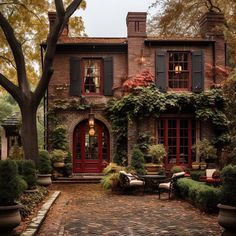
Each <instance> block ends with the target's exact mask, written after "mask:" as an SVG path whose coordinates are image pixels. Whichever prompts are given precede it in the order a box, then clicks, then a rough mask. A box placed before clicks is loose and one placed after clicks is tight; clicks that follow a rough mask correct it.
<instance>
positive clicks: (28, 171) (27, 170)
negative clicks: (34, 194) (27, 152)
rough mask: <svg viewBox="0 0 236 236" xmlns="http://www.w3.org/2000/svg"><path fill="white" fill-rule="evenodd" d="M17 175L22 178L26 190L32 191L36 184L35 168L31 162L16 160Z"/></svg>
mask: <svg viewBox="0 0 236 236" xmlns="http://www.w3.org/2000/svg"><path fill="white" fill-rule="evenodd" d="M16 163H17V166H18V173H19V174H20V175H21V176H22V177H23V179H24V180H25V181H26V183H27V185H28V189H33V188H34V187H35V185H36V182H37V176H36V167H35V164H34V162H33V161H32V160H18V161H16Z"/></svg>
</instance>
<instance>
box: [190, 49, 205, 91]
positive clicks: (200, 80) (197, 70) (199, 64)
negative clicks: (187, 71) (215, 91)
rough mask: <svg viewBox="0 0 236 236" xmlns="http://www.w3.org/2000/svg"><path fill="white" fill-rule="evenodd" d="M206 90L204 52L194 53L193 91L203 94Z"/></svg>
mask: <svg viewBox="0 0 236 236" xmlns="http://www.w3.org/2000/svg"><path fill="white" fill-rule="evenodd" d="M203 89H204V58H203V51H202V50H199V51H194V52H193V53H192V91H193V92H196V93H198V92H202V91H203Z"/></svg>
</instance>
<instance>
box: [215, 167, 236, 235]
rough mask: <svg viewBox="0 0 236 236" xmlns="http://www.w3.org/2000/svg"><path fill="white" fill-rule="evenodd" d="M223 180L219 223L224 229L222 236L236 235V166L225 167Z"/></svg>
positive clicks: (222, 175) (222, 174)
mask: <svg viewBox="0 0 236 236" xmlns="http://www.w3.org/2000/svg"><path fill="white" fill-rule="evenodd" d="M221 178H222V180H223V183H222V187H221V199H220V204H218V205H217V206H218V208H219V215H218V223H219V225H221V226H222V227H223V228H224V233H223V234H222V235H236V184H235V183H236V165H228V166H225V167H224V168H223V170H222V172H221Z"/></svg>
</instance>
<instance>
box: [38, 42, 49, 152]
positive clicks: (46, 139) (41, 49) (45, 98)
mask: <svg viewBox="0 0 236 236" xmlns="http://www.w3.org/2000/svg"><path fill="white" fill-rule="evenodd" d="M40 56H41V71H43V64H44V61H43V46H42V44H41V45H40ZM47 97H48V90H46V94H45V95H44V97H43V124H44V149H46V150H47V146H48V122H47V118H46V114H47V113H48V100H47Z"/></svg>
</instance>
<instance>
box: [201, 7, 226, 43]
mask: <svg viewBox="0 0 236 236" xmlns="http://www.w3.org/2000/svg"><path fill="white" fill-rule="evenodd" d="M223 24H224V15H223V13H221V12H214V11H209V12H206V13H205V14H204V15H203V16H202V17H201V18H200V20H199V25H200V33H201V36H202V37H203V38H209V37H224V34H223V29H222V28H221V27H222V26H223Z"/></svg>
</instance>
